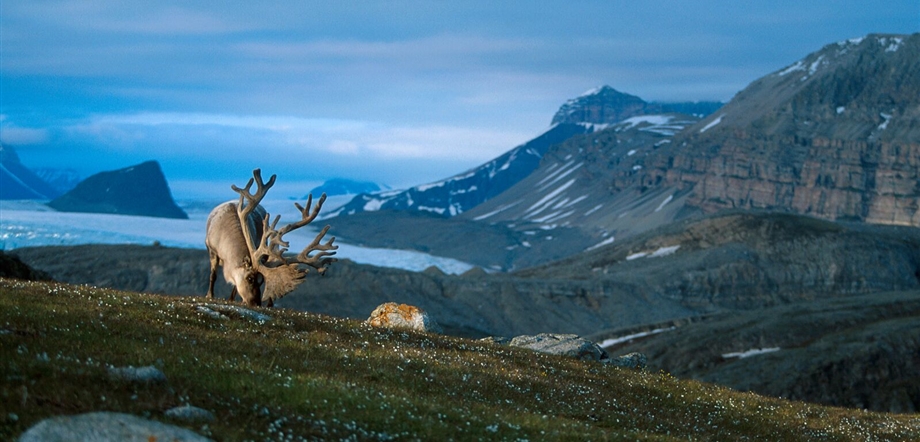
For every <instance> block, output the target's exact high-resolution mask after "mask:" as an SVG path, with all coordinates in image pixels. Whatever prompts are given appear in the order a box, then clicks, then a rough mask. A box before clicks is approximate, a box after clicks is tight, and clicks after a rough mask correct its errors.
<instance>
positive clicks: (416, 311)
mask: <svg viewBox="0 0 920 442" xmlns="http://www.w3.org/2000/svg"><path fill="white" fill-rule="evenodd" d="M367 323H368V324H370V325H371V326H372V327H384V328H396V329H410V330H417V331H422V332H432V333H440V332H441V327H439V326H438V324H437V323H436V322H434V320H433V319H431V317H430V316H428V313H426V312H425V311H424V310H422V309H420V308H418V307H415V306H412V305H407V304H397V303H395V302H387V303H385V304H381V305H380V306H378V307H377V308H375V309H374V311H373V312H371V316H370V317H369V318H367Z"/></svg>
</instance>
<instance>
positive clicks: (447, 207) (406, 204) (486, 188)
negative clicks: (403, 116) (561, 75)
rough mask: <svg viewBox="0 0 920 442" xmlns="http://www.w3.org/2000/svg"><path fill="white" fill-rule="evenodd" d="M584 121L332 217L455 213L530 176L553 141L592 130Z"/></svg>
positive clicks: (365, 198) (363, 200) (366, 198)
mask: <svg viewBox="0 0 920 442" xmlns="http://www.w3.org/2000/svg"><path fill="white" fill-rule="evenodd" d="M591 130H593V129H592V127H591V126H590V125H584V124H559V125H555V126H553V127H552V128H550V129H549V130H548V131H546V132H545V133H543V134H542V135H540V136H539V137H537V138H535V139H533V140H531V141H528V142H527V143H524V144H522V145H520V146H518V147H515V148H514V149H512V150H510V151H508V152H506V153H505V154H503V155H501V156H499V157H498V158H495V159H493V160H491V161H489V162H487V163H485V164H483V165H481V166H479V167H477V168H474V169H471V170H469V171H466V172H464V173H461V174H459V175H455V176H453V177H450V178H447V179H444V180H442V181H438V182H435V183H429V184H423V185H420V186H416V187H412V188H410V189H406V190H393V191H387V192H382V193H376V194H370V193H367V194H362V195H359V196H357V197H355V198H354V199H353V200H352V201H350V202H349V203H348V204H345V205H344V206H342V207H341V208H339V209H337V210H336V211H335V212H331V213H330V214H329V215H326V216H327V217H329V216H338V215H352V214H355V213H361V212H373V211H378V210H403V211H405V210H409V211H425V212H432V213H436V214H439V215H443V216H453V215H456V214H458V213H462V212H464V211H466V210H469V209H470V208H472V207H475V206H476V205H478V204H480V203H482V202H483V201H486V200H488V199H489V198H492V197H494V196H495V195H498V194H500V193H501V192H503V191H505V190H506V189H507V188H509V187H511V186H512V185H514V184H515V183H517V182H518V181H520V180H521V179H523V178H524V177H526V176H527V175H529V174H530V173H531V172H533V170H534V169H535V168H536V167H537V165H538V164H539V163H540V158H541V157H542V156H543V154H544V153H545V152H546V150H547V149H548V148H549V147H550V146H551V145H553V144H555V143H559V142H562V141H564V140H566V139H568V138H569V137H571V136H573V135H576V134H582V133H585V132H590V131H591Z"/></svg>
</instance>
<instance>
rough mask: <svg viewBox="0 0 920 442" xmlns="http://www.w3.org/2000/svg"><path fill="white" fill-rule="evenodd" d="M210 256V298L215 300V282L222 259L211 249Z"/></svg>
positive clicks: (209, 249) (209, 250)
mask: <svg viewBox="0 0 920 442" xmlns="http://www.w3.org/2000/svg"><path fill="white" fill-rule="evenodd" d="M208 255H209V257H210V261H211V276H210V278H209V280H208V298H211V299H213V298H214V282H215V281H217V266H219V265H220V258H218V257H217V254H216V253H214V252H213V251H211V248H210V247H209V248H208Z"/></svg>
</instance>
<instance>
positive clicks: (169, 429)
mask: <svg viewBox="0 0 920 442" xmlns="http://www.w3.org/2000/svg"><path fill="white" fill-rule="evenodd" d="M74 440H86V441H90V440H91V441H95V442H110V441H111V442H116V441H117V442H122V441H130V442H134V441H136V442H149V441H151V440H160V441H183V442H199V441H201V442H203V441H210V439H208V438H206V437H204V436H201V435H199V434H197V433H195V432H192V431H189V430H186V429H185V428H180V427H176V426H174V425H169V424H164V423H162V422H157V421H152V420H148V419H143V418H140V417H137V416H132V415H130V414H124V413H109V412H97V413H86V414H79V415H76V416H58V417H52V418H48V419H45V420H43V421H41V422H39V423H37V424H35V425H34V426H32V428H29V429H28V430H27V431H26V432H25V433H23V434H22V436H20V437H19V442H64V441H74Z"/></svg>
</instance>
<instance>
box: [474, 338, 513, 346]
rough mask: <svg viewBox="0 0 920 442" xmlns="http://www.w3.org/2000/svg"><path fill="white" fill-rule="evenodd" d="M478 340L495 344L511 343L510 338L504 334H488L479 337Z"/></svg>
mask: <svg viewBox="0 0 920 442" xmlns="http://www.w3.org/2000/svg"><path fill="white" fill-rule="evenodd" d="M479 342H486V343H489V344H495V345H508V344H510V343H511V338H506V337H504V336H489V337H485V338H482V339H480V340H479Z"/></svg>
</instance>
